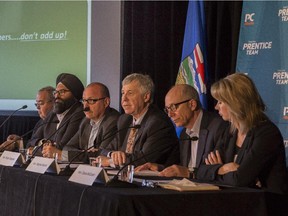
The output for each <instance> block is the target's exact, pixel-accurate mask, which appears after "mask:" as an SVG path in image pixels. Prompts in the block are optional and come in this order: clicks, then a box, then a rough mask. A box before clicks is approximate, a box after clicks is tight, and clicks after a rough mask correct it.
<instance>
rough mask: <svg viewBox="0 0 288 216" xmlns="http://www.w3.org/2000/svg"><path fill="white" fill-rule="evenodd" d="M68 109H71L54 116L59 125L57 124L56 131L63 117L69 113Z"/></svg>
mask: <svg viewBox="0 0 288 216" xmlns="http://www.w3.org/2000/svg"><path fill="white" fill-rule="evenodd" d="M70 109H71V107H70V108H69V109H67V110H65V111H64V112H63V113H61V114H56V116H57V118H58V120H59V123H58V124H57V126H56V129H58V127H59V125H60V124H61V122H62V120H63V119H64V117H65V115H66V114H67V113H68V112H69V110H70Z"/></svg>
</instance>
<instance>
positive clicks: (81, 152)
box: [61, 125, 141, 175]
mask: <svg viewBox="0 0 288 216" xmlns="http://www.w3.org/2000/svg"><path fill="white" fill-rule="evenodd" d="M129 128H135V129H139V128H141V125H134V126H129V127H124V128H121V129H119V130H117V131H115V132H114V133H113V134H111V135H109V136H107V137H105V136H104V138H103V139H102V140H100V141H99V142H98V143H96V144H94V145H93V146H91V147H89V148H87V149H85V150H84V151H80V152H79V153H78V154H76V155H75V156H74V157H73V158H72V159H71V160H70V162H69V163H68V164H67V166H66V167H65V169H64V170H63V171H62V172H61V173H62V175H70V174H72V172H73V171H72V170H71V167H70V165H71V164H72V162H73V161H75V159H76V158H78V157H79V156H80V155H81V154H84V153H86V152H87V151H89V150H90V149H92V148H93V147H94V146H98V145H99V144H101V143H102V142H103V141H105V140H107V139H109V138H111V137H113V136H115V135H116V134H118V133H120V132H121V131H123V130H127V129H129Z"/></svg>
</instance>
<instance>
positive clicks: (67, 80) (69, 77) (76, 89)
mask: <svg viewBox="0 0 288 216" xmlns="http://www.w3.org/2000/svg"><path fill="white" fill-rule="evenodd" d="M60 82H61V83H62V84H63V85H65V86H66V87H67V88H68V89H69V90H70V91H71V92H72V94H73V96H74V97H75V98H76V99H77V100H80V99H81V98H82V94H83V91H84V86H83V84H82V82H81V81H80V80H79V78H78V77H76V76H75V75H73V74H69V73H61V74H59V75H58V77H57V79H56V86H57V85H58V83H60Z"/></svg>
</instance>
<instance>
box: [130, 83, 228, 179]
mask: <svg viewBox="0 0 288 216" xmlns="http://www.w3.org/2000/svg"><path fill="white" fill-rule="evenodd" d="M164 110H165V112H166V113H167V114H168V116H169V117H170V118H171V120H172V121H173V122H174V124H175V125H176V126H178V127H180V126H181V127H184V128H185V129H186V130H185V129H184V130H183V131H182V133H181V135H180V164H179V165H176V164H174V165H172V166H169V167H167V168H165V167H164V166H163V165H160V164H154V163H146V164H144V165H142V166H139V167H137V168H136V170H135V171H140V170H146V169H150V170H154V171H161V172H160V175H162V176H166V177H172V176H177V177H190V178H193V175H194V172H195V171H197V167H199V165H200V164H201V163H202V162H203V160H204V159H205V158H206V156H207V155H208V153H210V152H211V151H212V150H213V149H214V148H215V146H216V143H217V141H218V140H219V139H220V137H221V134H222V133H223V131H224V130H225V129H226V127H227V125H226V123H225V122H224V121H223V120H222V119H221V118H220V117H219V116H218V115H216V114H214V113H209V112H207V111H204V110H203V109H202V106H201V103H200V100H199V95H198V92H197V91H196V89H195V88H193V87H192V86H190V85H187V84H179V85H175V86H173V87H172V88H171V89H170V90H169V91H168V93H167V94H166V97H165V109H164ZM164 168H165V169H164Z"/></svg>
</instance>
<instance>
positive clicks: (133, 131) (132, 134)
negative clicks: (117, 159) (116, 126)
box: [126, 128, 137, 154]
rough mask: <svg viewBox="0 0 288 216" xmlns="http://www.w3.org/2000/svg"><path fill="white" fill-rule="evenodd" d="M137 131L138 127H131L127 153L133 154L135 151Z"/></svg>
mask: <svg viewBox="0 0 288 216" xmlns="http://www.w3.org/2000/svg"><path fill="white" fill-rule="evenodd" d="M136 132H137V129H136V128H131V129H130V133H129V136H128V140H127V146H126V153H128V154H131V153H132V151H133V147H134V141H135V138H136Z"/></svg>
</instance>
